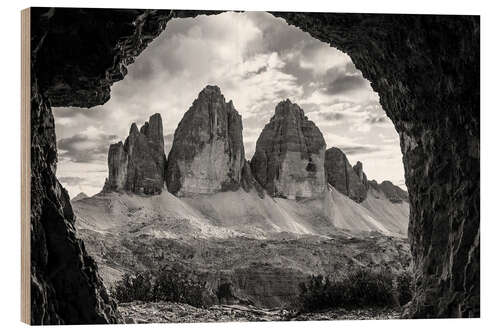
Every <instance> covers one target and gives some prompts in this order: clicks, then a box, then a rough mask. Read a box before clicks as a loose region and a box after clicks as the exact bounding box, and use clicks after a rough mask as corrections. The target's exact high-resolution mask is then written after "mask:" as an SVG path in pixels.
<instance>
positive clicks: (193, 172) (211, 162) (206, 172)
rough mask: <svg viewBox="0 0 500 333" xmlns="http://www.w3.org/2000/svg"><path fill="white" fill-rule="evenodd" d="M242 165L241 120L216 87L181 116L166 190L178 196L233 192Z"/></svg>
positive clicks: (231, 103) (239, 183)
mask: <svg viewBox="0 0 500 333" xmlns="http://www.w3.org/2000/svg"><path fill="white" fill-rule="evenodd" d="M244 164H245V150H244V147H243V135H242V123H241V116H240V115H239V113H238V111H236V109H235V108H234V105H233V102H232V101H229V102H226V100H225V98H224V96H223V95H222V93H221V91H220V89H219V88H218V87H216V86H207V87H205V88H204V89H203V90H202V91H201V92H200V93H199V95H198V98H197V99H196V100H195V101H194V102H193V105H192V106H191V107H190V108H189V110H188V111H187V112H186V113H185V114H184V117H183V118H182V120H181V122H180V123H179V126H178V127H177V129H176V130H175V133H174V141H173V144H172V149H171V150H170V153H169V155H168V165H167V171H166V182H167V187H168V190H169V191H170V192H171V193H174V194H176V195H179V196H184V195H192V194H206V193H215V192H220V191H228V190H229V191H230V190H236V189H238V188H239V187H240V185H241V175H242V169H243V167H244Z"/></svg>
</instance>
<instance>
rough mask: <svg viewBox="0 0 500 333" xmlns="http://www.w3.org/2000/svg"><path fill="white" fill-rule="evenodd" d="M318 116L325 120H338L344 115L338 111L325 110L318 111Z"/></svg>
mask: <svg viewBox="0 0 500 333" xmlns="http://www.w3.org/2000/svg"><path fill="white" fill-rule="evenodd" d="M318 116H319V117H320V118H322V119H323V120H327V121H338V120H342V119H345V117H346V115H344V114H342V113H340V112H325V113H318Z"/></svg>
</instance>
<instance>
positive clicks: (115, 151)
mask: <svg viewBox="0 0 500 333" xmlns="http://www.w3.org/2000/svg"><path fill="white" fill-rule="evenodd" d="M165 163H166V158H165V152H164V141H163V123H162V120H161V115H160V114H159V113H156V114H154V115H152V116H151V117H150V118H149V122H147V121H146V122H145V123H144V125H143V126H141V130H140V131H139V129H138V128H137V124H136V123H132V125H131V126H130V132H129V136H128V137H127V139H126V140H125V144H122V142H121V141H120V142H118V143H114V144H111V145H110V147H109V151H108V178H107V181H106V183H105V184H104V189H103V190H104V191H127V192H133V193H137V194H158V193H161V191H162V189H163V184H164V174H165Z"/></svg>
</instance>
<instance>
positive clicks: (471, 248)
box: [31, 8, 479, 323]
mask: <svg viewBox="0 0 500 333" xmlns="http://www.w3.org/2000/svg"><path fill="white" fill-rule="evenodd" d="M214 13H216V12H209V13H203V12H196V11H176V10H101V9H81V10H78V11H71V10H70V9H59V8H58V9H47V8H34V9H32V14H31V15H32V38H31V59H32V64H31V80H32V91H31V121H32V124H31V157H32V158H31V168H32V177H31V179H32V182H31V186H32V189H31V193H32V218H31V225H32V230H34V231H33V232H32V235H31V246H32V250H33V248H35V249H40V250H41V252H42V253H44V254H47V255H46V256H33V254H32V258H31V266H32V271H31V279H32V288H31V289H32V291H31V293H32V295H31V296H32V304H39V309H38V310H35V313H33V311H34V310H33V308H32V321H34V322H36V321H37V320H38V321H45V322H58V321H59V322H66V323H71V322H72V323H77V322H82V321H85V320H86V321H89V320H90V321H92V322H112V321H113V320H114V319H113V318H115V316H116V314H114V311H113V307H112V306H111V305H109V300H107V299H106V296H105V295H102V293H99V292H97V291H98V290H100V289H99V287H97V288H96V286H98V285H99V283H98V282H96V281H94V280H96V279H97V280H98V276H97V274H96V273H95V272H94V273H93V274H94V275H93V274H92V273H89V271H92V268H93V267H92V264H91V263H89V262H86V261H85V260H84V263H83V265H76V266H77V267H73V266H71V267H69V268H68V271H67V272H66V273H65V274H61V275H60V276H58V277H57V278H58V279H59V280H53V276H52V275H51V274H50V273H51V271H52V270H53V269H56V268H57V267H60V266H61V265H67V264H68V262H67V261H68V260H71V259H72V258H66V259H65V258H62V256H60V251H61V249H64V248H68V249H71V251H74V253H77V254H78V253H84V258H85V256H86V252H85V249H84V248H83V246H82V245H81V244H79V243H78V241H77V240H76V237H75V236H74V232H72V230H71V221H72V219H73V216H72V211H71V207H70V203H69V200H68V198H67V194H65V191H64V190H63V189H62V186H61V185H60V184H59V182H58V181H57V178H56V176H55V171H54V170H55V167H56V164H57V159H56V158H55V156H57V154H56V146H55V133H54V123H53V117H52V113H51V107H54V106H80V107H91V106H94V105H98V104H103V103H105V102H106V101H107V100H108V99H109V95H110V86H111V85H112V84H113V82H116V81H118V80H121V79H123V77H124V76H125V75H126V66H127V65H128V64H130V63H131V62H133V59H134V58H135V57H136V56H138V55H139V54H140V52H141V51H142V50H144V49H145V48H146V46H147V45H148V43H149V42H150V41H152V40H153V39H154V38H155V37H156V36H158V35H159V33H161V31H163V30H164V29H165V27H166V23H167V22H168V20H170V19H171V18H173V17H192V16H196V15H200V14H214ZM271 14H273V15H275V16H277V17H282V18H284V19H285V20H286V21H287V23H289V24H292V25H294V26H297V27H298V28H300V29H301V30H303V31H305V32H308V33H309V34H311V36H312V37H314V38H316V39H318V40H320V41H323V42H326V43H329V44H330V45H332V46H334V47H336V48H338V49H339V50H341V51H343V52H345V53H347V54H348V55H349V56H350V57H351V59H352V61H353V62H354V64H355V65H356V67H357V68H358V69H359V70H361V72H362V73H363V75H364V77H365V78H367V79H368V80H369V81H370V82H371V84H372V88H373V90H374V91H375V92H377V93H378V94H379V96H380V103H381V104H382V107H383V108H384V110H385V111H386V112H387V115H388V116H389V118H391V120H392V121H393V123H394V125H395V128H396V130H397V132H398V133H399V136H400V140H401V150H402V153H403V162H404V167H405V178H406V184H407V188H408V192H409V196H410V206H411V213H410V226H409V236H410V242H411V248H412V255H413V260H414V265H415V267H414V269H415V275H416V278H417V288H416V291H417V292H416V295H415V297H414V299H413V301H412V303H411V306H410V307H409V308H408V309H407V315H408V316H410V317H468V316H479V18H478V17H474V16H440V15H382V14H379V15H375V14H373V15H372V14H335V13H332V14H327V13H285V12H279V13H276V12H273V13H271ZM103 26H106V27H107V28H108V29H105V30H103V29H102V27H103ZM70 27H71V29H70ZM67 31H71V32H72V33H71V34H68V33H66V32H67ZM63 64H64V65H63ZM33 194H36V195H33ZM61 234H62V235H63V237H57V235H61ZM32 253H33V252H32ZM85 272H86V273H85ZM71 279H73V280H76V281H78V279H81V281H84V284H85V286H86V288H83V289H85V290H87V293H86V296H85V297H86V299H87V300H88V302H82V300H81V299H75V298H74V296H73V297H71V296H69V295H67V294H65V293H64V290H60V288H59V287H58V283H63V282H64V281H70V280H71ZM33 281H35V282H36V283H35V285H34V284H33ZM71 283H74V282H71ZM63 300H64V301H63ZM96 300H97V301H96ZM62 302H65V303H66V304H67V303H69V304H72V306H73V307H74V308H76V309H73V310H74V311H68V310H63V309H62V305H61V304H62ZM89 304H90V305H89ZM82 306H88V307H89V308H88V309H86V310H82V309H80V307H82ZM40 309H41V310H40Z"/></svg>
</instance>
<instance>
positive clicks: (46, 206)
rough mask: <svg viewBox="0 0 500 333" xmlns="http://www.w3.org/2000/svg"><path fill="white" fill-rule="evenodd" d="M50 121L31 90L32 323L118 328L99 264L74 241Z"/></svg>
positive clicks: (45, 104)
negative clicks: (109, 325)
mask: <svg viewBox="0 0 500 333" xmlns="http://www.w3.org/2000/svg"><path fill="white" fill-rule="evenodd" d="M56 164H57V151H56V139H55V131H54V118H53V117H52V112H51V109H50V103H49V102H48V101H47V100H46V99H45V98H44V97H43V96H42V95H41V94H40V91H39V88H38V84H37V81H36V76H32V91H31V323H32V324H35V325H40V324H80V323H101V324H104V323H116V322H118V320H119V319H120V315H119V314H118V312H117V308H116V304H115V303H114V302H113V301H112V300H111V299H110V298H109V297H108V294H107V292H106V289H105V288H104V285H103V283H102V280H101V278H100V277H99V275H98V274H97V265H96V264H95V262H94V260H93V259H92V258H91V257H90V256H89V255H88V254H87V251H86V250H85V246H84V244H83V242H82V241H81V240H79V239H77V238H76V236H75V227H74V215H73V210H72V208H71V204H70V200H69V196H68V193H67V192H66V190H65V189H64V188H63V187H62V186H61V184H60V183H59V181H58V180H57V178H56V177H55V172H56Z"/></svg>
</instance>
